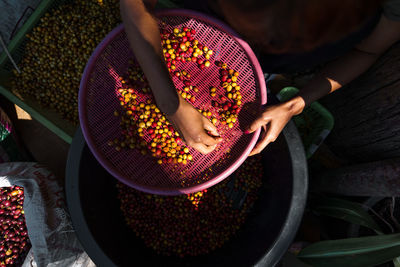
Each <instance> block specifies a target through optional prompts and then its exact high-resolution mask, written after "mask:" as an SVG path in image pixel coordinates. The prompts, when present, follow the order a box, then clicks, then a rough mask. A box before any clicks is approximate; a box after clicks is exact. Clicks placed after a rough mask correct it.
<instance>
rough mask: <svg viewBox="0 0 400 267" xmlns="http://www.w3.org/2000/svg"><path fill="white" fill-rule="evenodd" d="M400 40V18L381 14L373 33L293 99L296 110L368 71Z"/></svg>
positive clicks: (295, 112) (295, 111)
mask: <svg viewBox="0 0 400 267" xmlns="http://www.w3.org/2000/svg"><path fill="white" fill-rule="evenodd" d="M399 40H400V22H399V21H393V20H389V19H387V18H386V17H385V16H381V18H380V20H379V23H378V24H377V25H376V26H375V28H374V30H373V31H372V33H371V34H370V35H369V36H368V37H367V38H366V39H364V40H363V41H362V42H361V43H360V44H358V45H357V46H356V47H355V48H354V49H353V50H352V51H351V52H349V53H348V54H347V55H345V56H343V57H341V58H339V59H337V60H336V61H334V62H331V63H330V64H328V65H327V66H326V67H325V68H324V69H322V70H321V72H320V73H319V74H317V75H316V76H315V77H314V78H313V79H312V80H311V81H310V82H309V83H308V84H307V85H306V86H305V87H304V88H302V90H301V91H300V93H299V95H298V96H297V97H295V98H293V99H291V100H290V101H289V103H288V105H291V107H293V108H292V110H293V114H294V115H297V114H299V113H301V112H302V111H303V108H304V107H305V106H308V105H310V104H311V103H312V102H314V101H316V100H318V99H320V98H321V97H323V96H325V95H327V94H329V93H331V92H334V91H336V90H337V89H339V88H341V87H342V86H343V85H345V84H347V83H349V82H350V81H352V80H353V79H355V78H357V77H358V76H359V75H360V74H362V73H363V72H365V71H366V70H367V69H368V68H369V67H371V65H372V64H373V63H374V62H375V61H376V60H377V59H378V57H379V56H380V55H381V54H382V53H384V52H385V51H386V50H387V49H388V48H389V47H390V46H392V45H393V44H394V43H395V42H397V41H399Z"/></svg>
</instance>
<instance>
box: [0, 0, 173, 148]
mask: <svg viewBox="0 0 400 267" xmlns="http://www.w3.org/2000/svg"><path fill="white" fill-rule="evenodd" d="M66 2H72V1H71V0H70V1H68V0H42V1H41V2H40V4H39V5H38V7H37V8H36V9H35V11H34V12H33V13H32V15H31V16H30V17H29V18H28V20H27V21H26V22H25V23H24V25H23V26H22V27H21V29H20V30H19V31H18V33H17V34H16V35H15V36H14V38H13V39H12V40H11V42H10V43H9V45H8V46H7V49H8V51H9V52H10V54H11V56H12V57H13V59H14V60H15V62H16V63H17V65H18V62H19V61H20V60H21V59H22V57H23V54H24V47H25V43H26V34H28V33H29V32H30V31H31V30H32V28H33V27H35V26H36V24H37V23H38V22H39V20H40V18H41V17H42V16H43V15H44V14H45V13H46V12H48V11H50V9H51V8H53V7H55V6H58V5H60V4H63V3H66ZM176 7H178V5H177V4H176V3H175V2H174V1H171V0H159V1H158V3H157V8H176ZM13 69H14V67H13V65H12V64H11V62H10V60H9V58H8V57H7V55H6V53H5V51H3V53H2V54H1V55H0V94H2V95H3V96H5V97H6V98H7V99H8V100H10V101H11V102H13V103H14V104H17V105H18V106H19V107H21V108H22V109H23V110H25V111H26V112H28V113H29V114H30V115H31V116H32V117H33V118H35V119H36V120H37V121H39V122H40V123H42V124H43V125H44V126H45V127H47V128H48V129H50V130H51V131H52V132H54V133H55V134H57V135H58V136H59V137H60V138H62V139H63V140H64V141H66V142H67V143H71V142H72V138H73V135H74V133H75V131H76V127H77V126H76V125H73V124H72V123H70V122H68V121H66V120H64V119H63V118H62V117H61V115H59V114H58V113H56V112H55V111H54V110H51V109H48V108H43V107H41V106H40V105H39V104H38V103H37V102H36V101H35V100H33V99H31V98H23V97H21V96H20V95H17V94H16V93H15V92H12V91H11V90H10V89H9V88H11V86H10V81H11V78H12V76H13V73H12V70H13Z"/></svg>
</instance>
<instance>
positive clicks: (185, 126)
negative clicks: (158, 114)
mask: <svg viewBox="0 0 400 267" xmlns="http://www.w3.org/2000/svg"><path fill="white" fill-rule="evenodd" d="M168 120H169V121H170V122H171V123H172V124H173V126H174V128H175V130H177V131H178V132H179V134H180V135H181V136H182V137H183V139H184V140H185V142H186V144H187V145H189V146H190V147H193V148H194V149H196V150H197V151H199V152H200V153H202V154H208V153H210V152H211V151H213V150H214V149H215V147H216V146H217V144H218V143H219V142H221V141H222V138H221V137H220V136H219V134H218V132H217V128H216V127H215V126H214V125H213V124H212V123H211V122H210V121H209V120H208V119H207V118H206V117H204V116H203V115H202V114H201V113H200V112H198V111H197V110H196V109H195V108H194V107H193V106H192V105H191V104H189V103H187V102H186V101H185V100H184V99H183V98H182V97H181V96H179V107H178V109H177V111H176V112H175V113H174V114H172V115H169V116H168ZM207 132H208V133H207Z"/></svg>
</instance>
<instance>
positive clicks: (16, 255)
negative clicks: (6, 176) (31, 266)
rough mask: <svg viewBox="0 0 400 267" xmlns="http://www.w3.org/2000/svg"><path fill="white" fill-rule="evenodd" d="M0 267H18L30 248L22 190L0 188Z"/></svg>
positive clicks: (16, 187)
mask: <svg viewBox="0 0 400 267" xmlns="http://www.w3.org/2000/svg"><path fill="white" fill-rule="evenodd" d="M0 200H1V201H0V228H1V231H0V266H19V265H21V264H22V262H23V261H24V259H25V256H26V254H27V252H28V250H29V248H30V242H29V237H28V232H27V229H26V224H25V217H24V210H23V208H22V206H23V203H24V189H23V188H22V187H19V186H12V187H2V188H0Z"/></svg>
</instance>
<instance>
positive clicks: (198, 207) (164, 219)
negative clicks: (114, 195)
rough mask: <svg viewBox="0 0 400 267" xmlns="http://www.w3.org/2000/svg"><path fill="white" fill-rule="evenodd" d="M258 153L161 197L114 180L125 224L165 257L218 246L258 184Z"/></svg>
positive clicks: (240, 222)
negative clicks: (211, 179) (210, 181)
mask: <svg viewBox="0 0 400 267" xmlns="http://www.w3.org/2000/svg"><path fill="white" fill-rule="evenodd" d="M262 175H263V170H262V163H261V157H260V156H255V157H251V158H249V159H247V161H245V163H244V164H243V165H242V166H241V167H240V168H239V169H238V170H237V171H236V172H235V173H234V175H232V176H231V177H230V178H227V179H226V180H224V181H223V182H221V183H219V184H218V185H216V186H214V187H211V188H209V189H207V190H203V191H201V192H197V193H193V194H188V195H180V196H159V195H151V194H146V193H143V192H140V191H136V190H135V189H133V188H130V187H128V186H126V185H124V184H122V183H118V184H117V188H118V198H119V199H120V201H121V210H122V212H123V214H124V217H125V220H126V223H127V224H128V226H130V227H131V228H132V230H133V231H134V233H135V234H136V235H137V236H138V237H140V238H141V239H142V240H143V241H144V243H145V245H146V246H147V247H149V248H152V249H154V250H155V251H156V252H157V253H159V254H161V255H167V256H172V255H174V256H179V257H185V256H196V255H204V254H207V253H209V252H210V251H212V250H215V249H217V248H219V247H221V246H222V245H223V244H224V243H225V242H227V241H228V240H229V239H230V238H232V237H233V236H234V235H235V233H236V232H237V230H238V229H239V228H240V227H241V225H243V223H244V222H245V220H246V217H247V215H248V213H249V212H250V211H251V207H252V206H253V204H254V202H255V201H256V200H257V197H258V191H259V188H260V187H261V184H262Z"/></svg>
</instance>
